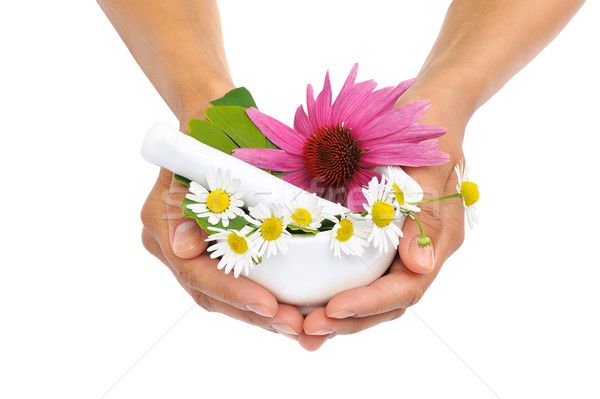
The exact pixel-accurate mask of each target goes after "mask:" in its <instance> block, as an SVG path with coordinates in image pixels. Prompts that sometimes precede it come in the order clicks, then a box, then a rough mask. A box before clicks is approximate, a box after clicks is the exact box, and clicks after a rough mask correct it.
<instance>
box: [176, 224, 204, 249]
mask: <svg viewBox="0 0 600 399" xmlns="http://www.w3.org/2000/svg"><path fill="white" fill-rule="evenodd" d="M201 241H202V231H201V230H200V229H199V228H198V224H197V223H196V221H195V220H186V221H185V222H182V223H180V224H179V225H177V227H176V228H175V233H174V234H173V252H187V251H189V250H191V249H193V248H194V247H195V246H197V245H198V244H199V243H200V242H201Z"/></svg>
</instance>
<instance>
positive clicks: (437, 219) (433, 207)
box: [398, 166, 464, 274]
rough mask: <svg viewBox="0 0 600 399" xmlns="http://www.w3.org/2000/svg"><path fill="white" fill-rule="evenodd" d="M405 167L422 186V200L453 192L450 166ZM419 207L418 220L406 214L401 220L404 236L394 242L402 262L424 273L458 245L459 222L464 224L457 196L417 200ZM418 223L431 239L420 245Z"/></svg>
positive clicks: (413, 269)
mask: <svg viewBox="0 0 600 399" xmlns="http://www.w3.org/2000/svg"><path fill="white" fill-rule="evenodd" d="M406 169H407V170H406V172H407V173H408V174H409V175H410V176H411V177H412V178H413V179H415V180H416V181H417V182H418V183H419V185H420V186H421V188H422V189H423V199H424V200H425V199H432V198H438V197H442V196H445V195H449V194H453V193H455V192H456V189H455V188H454V187H455V186H456V177H455V176H454V175H453V174H452V173H451V171H452V169H450V168H447V167H445V166H438V167H421V168H418V169H415V168H406ZM419 208H420V209H421V211H420V212H417V213H416V216H417V218H418V222H417V221H416V220H413V219H410V218H407V219H406V221H405V223H404V226H403V228H402V231H403V233H404V236H403V238H402V239H401V240H400V243H399V245H398V253H399V255H400V259H401V260H402V263H403V264H404V265H405V266H406V267H407V268H408V269H409V270H410V271H412V272H414V273H418V274H426V273H430V272H432V271H433V270H435V267H436V266H437V265H441V264H442V263H443V262H444V261H445V260H446V258H448V256H450V254H451V253H452V252H454V251H455V250H456V248H458V246H460V243H459V242H458V241H460V240H462V238H460V237H462V236H461V231H462V229H463V228H462V227H460V226H463V225H464V221H463V218H464V216H463V210H462V202H460V201H458V199H449V200H444V201H439V202H432V203H428V204H421V205H419ZM419 223H420V224H421V227H422V228H423V232H424V233H425V235H426V236H427V237H429V239H430V240H431V244H430V245H429V246H426V247H423V248H421V247H420V246H419V245H418V240H419V238H420V237H421V229H419ZM454 230H457V231H454ZM462 234H464V233H462ZM452 240H455V241H457V243H454V242H452Z"/></svg>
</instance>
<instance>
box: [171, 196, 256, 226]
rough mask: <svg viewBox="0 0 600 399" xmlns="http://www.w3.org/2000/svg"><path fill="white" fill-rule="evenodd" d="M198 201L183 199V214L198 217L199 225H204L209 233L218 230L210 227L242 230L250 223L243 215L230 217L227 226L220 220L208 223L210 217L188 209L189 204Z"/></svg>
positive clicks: (193, 217)
mask: <svg viewBox="0 0 600 399" xmlns="http://www.w3.org/2000/svg"><path fill="white" fill-rule="evenodd" d="M196 203H197V202H195V201H192V200H190V199H188V198H184V199H183V200H181V207H182V208H183V215H184V216H186V217H188V218H192V219H196V222H197V223H198V225H199V226H200V227H202V229H204V230H205V231H206V232H207V233H208V234H209V235H210V234H215V233H216V231H214V230H210V227H218V228H220V229H223V230H228V229H232V230H241V229H242V228H243V227H244V226H246V225H247V224H248V221H247V220H246V218H244V217H243V216H237V217H236V218H235V219H230V220H229V224H228V225H227V227H225V226H223V222H222V221H220V220H219V222H218V223H217V224H210V223H208V218H199V217H198V216H197V215H196V214H195V213H194V212H193V211H192V210H191V209H188V207H187V205H189V204H196Z"/></svg>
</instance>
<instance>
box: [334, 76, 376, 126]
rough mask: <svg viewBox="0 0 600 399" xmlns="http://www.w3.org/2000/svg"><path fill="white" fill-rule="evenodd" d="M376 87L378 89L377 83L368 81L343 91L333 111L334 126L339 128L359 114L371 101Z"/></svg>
mask: <svg viewBox="0 0 600 399" xmlns="http://www.w3.org/2000/svg"><path fill="white" fill-rule="evenodd" d="M375 87H377V83H375V81H373V80H367V81H366V82H360V83H357V84H355V85H353V86H351V87H349V88H348V89H346V90H344V89H342V91H341V92H340V94H339V95H338V97H337V99H336V100H335V102H334V103H333V106H332V109H331V117H330V121H331V124H332V126H333V127H336V126H339V125H341V124H342V123H343V122H346V123H348V120H349V119H350V118H351V117H352V115H354V114H355V113H356V112H359V110H360V109H361V108H362V106H363V104H365V102H366V101H367V100H368V99H369V95H370V94H371V92H372V91H373V90H374V89H375Z"/></svg>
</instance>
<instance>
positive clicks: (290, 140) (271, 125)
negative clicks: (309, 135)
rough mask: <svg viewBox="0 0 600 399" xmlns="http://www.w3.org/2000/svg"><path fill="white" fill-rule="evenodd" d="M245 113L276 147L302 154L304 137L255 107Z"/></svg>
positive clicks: (291, 152)
mask: <svg viewBox="0 0 600 399" xmlns="http://www.w3.org/2000/svg"><path fill="white" fill-rule="evenodd" d="M246 114H247V115H248V117H249V118H250V120H251V121H252V123H254V124H255V125H256V127H257V128H258V130H260V131H261V132H262V133H263V134H264V135H265V136H266V137H267V138H268V139H269V140H271V141H272V142H273V143H274V144H275V145H276V146H277V147H279V148H281V149H283V150H285V151H286V152H289V153H290V154H295V155H302V149H303V148H304V143H305V142H306V138H305V137H303V136H302V135H301V134H300V133H298V132H296V131H295V130H294V129H292V128H291V127H289V126H286V125H285V124H283V123H281V122H279V121H278V120H277V119H275V118H271V117H270V116H268V115H266V114H263V113H262V112H260V111H259V110H257V109H256V108H248V109H247V110H246Z"/></svg>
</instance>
